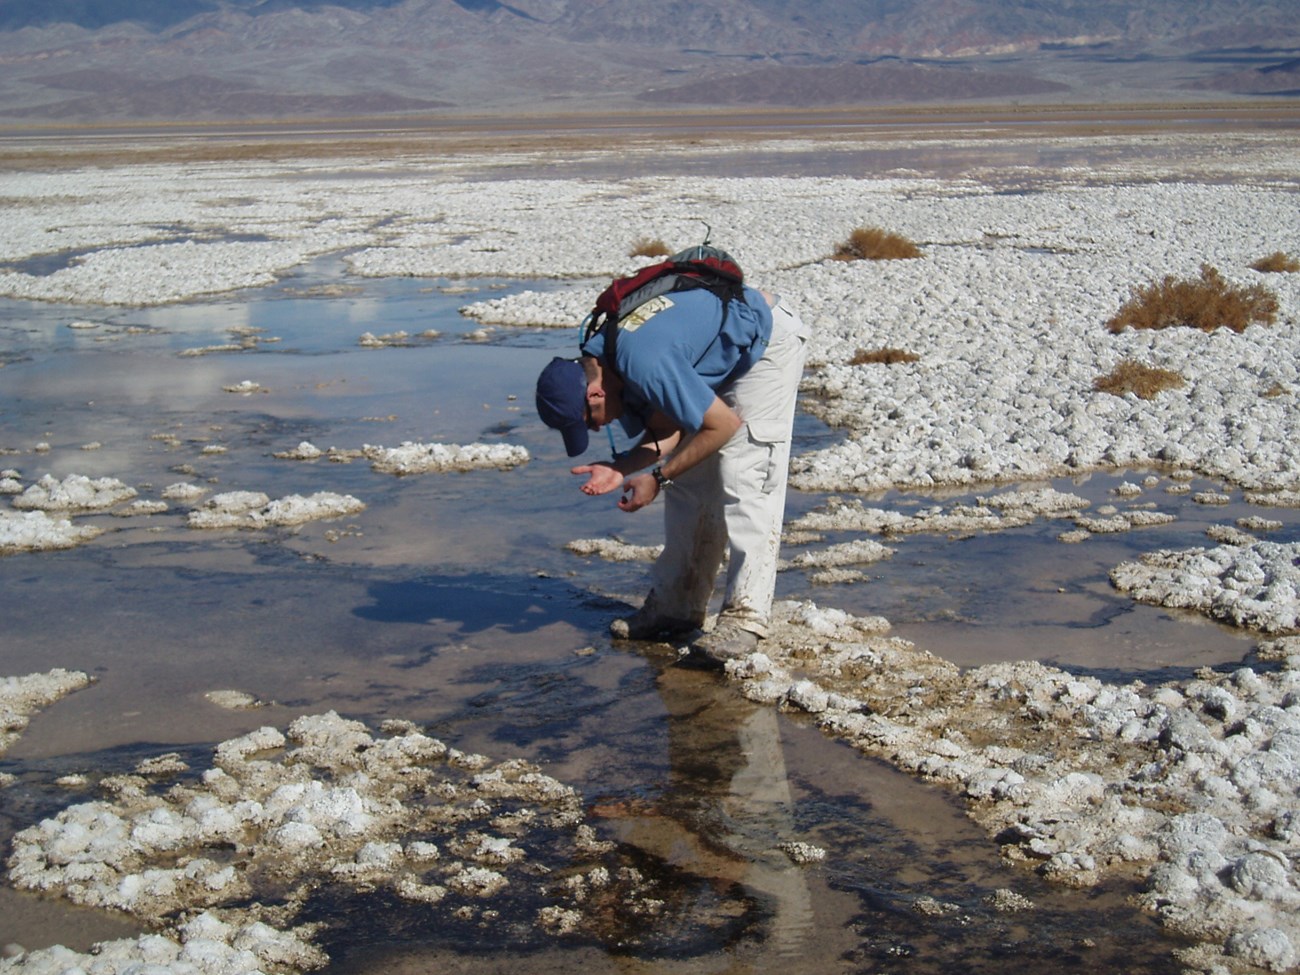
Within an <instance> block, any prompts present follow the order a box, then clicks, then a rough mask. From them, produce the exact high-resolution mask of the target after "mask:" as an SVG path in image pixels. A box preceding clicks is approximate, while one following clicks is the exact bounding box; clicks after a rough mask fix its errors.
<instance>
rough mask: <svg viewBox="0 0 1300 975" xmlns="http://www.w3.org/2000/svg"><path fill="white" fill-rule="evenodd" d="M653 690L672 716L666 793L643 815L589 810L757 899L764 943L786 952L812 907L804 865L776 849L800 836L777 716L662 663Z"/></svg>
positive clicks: (626, 835)
mask: <svg viewBox="0 0 1300 975" xmlns="http://www.w3.org/2000/svg"><path fill="white" fill-rule="evenodd" d="M658 691H659V694H660V697H661V699H662V700H663V703H664V706H665V708H667V710H668V716H669V717H668V736H669V737H668V748H669V760H670V762H671V768H670V769H669V781H668V789H667V790H666V793H665V795H664V797H663V799H662V800H661V802H660V803H659V804H658V805H657V806H656V807H654V808H653V809H650V810H646V811H644V814H642V815H639V814H638V811H637V810H632V811H630V812H629V811H627V810H623V809H618V808H609V807H605V808H604V809H603V810H602V808H601V807H597V809H596V810H594V811H595V812H597V813H600V812H602V811H603V812H605V813H606V814H607V815H610V816H611V821H612V822H615V821H616V825H617V829H618V833H619V836H618V838H619V839H620V840H622V841H624V842H626V843H629V844H631V845H633V846H636V847H638V848H640V849H643V850H645V851H646V852H648V853H651V854H653V855H655V856H657V857H659V858H660V859H662V860H664V861H666V862H669V863H672V864H673V865H674V866H677V867H680V868H682V869H684V870H687V871H690V872H691V873H694V874H697V875H699V876H702V877H716V878H718V879H721V880H724V881H727V882H729V883H739V884H741V885H742V886H744V887H745V888H746V889H747V890H748V891H749V892H751V893H752V894H754V895H756V896H758V897H759V898H761V899H762V900H763V901H764V902H765V907H766V908H767V909H768V910H770V911H771V921H770V929H769V940H768V945H769V948H770V949H771V950H774V951H776V952H777V953H778V954H780V955H787V956H791V957H793V956H794V955H795V954H797V953H800V952H801V950H802V947H803V946H804V944H805V942H806V941H807V939H808V937H809V936H810V935H812V934H813V930H812V927H813V912H812V904H811V897H810V895H809V891H808V886H807V882H806V879H805V876H804V872H803V868H801V867H799V866H796V865H795V864H794V863H793V862H792V861H791V860H790V858H789V857H788V856H787V855H786V854H785V853H783V852H782V851H781V850H780V849H778V847H779V845H780V844H782V843H785V842H788V841H790V840H795V839H798V838H799V837H798V834H797V833H796V830H795V824H794V801H793V797H792V796H791V792H790V783H789V781H788V779H787V777H786V769H785V758H784V755H783V752H782V746H781V737H780V727H779V721H780V718H779V716H778V715H777V713H776V712H775V711H774V710H773V709H772V708H769V707H762V706H759V705H754V704H752V703H750V702H749V701H746V700H745V699H744V698H741V697H739V696H738V695H735V694H732V693H730V692H729V691H728V690H726V689H725V688H723V689H720V688H719V687H718V686H717V685H716V684H715V683H714V682H713V681H712V680H709V679H707V678H706V677H705V675H703V674H701V673H699V672H698V671H692V670H689V669H682V668H678V667H667V668H665V669H664V670H663V671H662V672H661V673H660V674H659V678H658Z"/></svg>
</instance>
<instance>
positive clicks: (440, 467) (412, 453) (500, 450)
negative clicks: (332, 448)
mask: <svg viewBox="0 0 1300 975" xmlns="http://www.w3.org/2000/svg"><path fill="white" fill-rule="evenodd" d="M362 452H363V453H364V455H365V457H366V459H367V460H369V461H370V466H371V467H372V468H373V469H374V470H376V471H378V472H379V473H381V474H399V475H401V474H430V473H439V472H443V471H472V470H479V469H483V468H499V469H505V470H508V469H510V468H512V467H518V466H519V465H520V464H526V463H527V462H528V450H527V448H525V447H517V446H512V445H510V444H483V443H473V444H464V445H456V444H442V443H412V442H411V441H409V440H408V441H406V442H404V443H403V444H402V445H401V446H400V447H379V446H373V445H371V444H366V445H365V446H364V447H363V448H362Z"/></svg>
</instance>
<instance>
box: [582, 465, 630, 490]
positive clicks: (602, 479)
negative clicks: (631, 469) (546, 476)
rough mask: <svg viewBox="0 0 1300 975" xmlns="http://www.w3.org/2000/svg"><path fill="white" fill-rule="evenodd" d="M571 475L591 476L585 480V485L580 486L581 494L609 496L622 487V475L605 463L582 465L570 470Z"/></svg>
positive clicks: (612, 466)
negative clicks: (611, 492)
mask: <svg viewBox="0 0 1300 975" xmlns="http://www.w3.org/2000/svg"><path fill="white" fill-rule="evenodd" d="M571 473H573V474H578V475H582V474H589V475H591V476H590V477H588V478H587V483H586V484H584V485H582V493H583V494H591V495H596V494H609V492H610V491H617V490H618V489H619V488H621V487H622V486H623V475H622V474H621V473H620V472H619V471H618V470H616V469H615V467H614V465H613V464H610V463H608V462H607V461H598V462H597V463H595V464H582V465H581V466H579V467H574V468H572V470H571Z"/></svg>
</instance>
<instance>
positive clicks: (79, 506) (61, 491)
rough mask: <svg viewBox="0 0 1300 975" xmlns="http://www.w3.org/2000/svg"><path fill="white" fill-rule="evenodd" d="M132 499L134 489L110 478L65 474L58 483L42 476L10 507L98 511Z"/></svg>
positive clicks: (57, 480)
mask: <svg viewBox="0 0 1300 975" xmlns="http://www.w3.org/2000/svg"><path fill="white" fill-rule="evenodd" d="M135 496H136V490H135V488H133V487H128V486H127V485H125V484H123V483H122V482H121V481H119V480H117V479H116V478H112V477H99V478H90V477H86V476H85V475H84V474H69V475H68V476H67V477H65V478H64V479H63V480H62V481H60V480H59V479H58V478H56V477H54V476H53V475H52V474H46V475H45V476H44V477H42V478H41V479H40V480H39V481H37V482H36V483H35V484H33V485H31V486H30V487H28V488H27V490H25V491H23V493H22V494H20V495H18V496H17V497H16V498H14V499H13V502H12V504H13V506H14V507H15V508H18V509H19V510H22V511H102V510H104V509H105V508H111V507H113V505H115V504H120V503H121V502H123V501H129V500H130V499H131V498H134V497H135Z"/></svg>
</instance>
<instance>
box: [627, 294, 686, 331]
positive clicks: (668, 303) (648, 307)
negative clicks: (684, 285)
mask: <svg viewBox="0 0 1300 975" xmlns="http://www.w3.org/2000/svg"><path fill="white" fill-rule="evenodd" d="M672 306H673V302H672V299H670V298H669V297H668V296H667V295H660V296H659V297H658V298H651V299H650V300H649V301H647V302H646V303H645V304H643V305H637V307H636V308H633V309H632V310H631V311H630V312H628V314H627V317H626V318H624V319H623V320H622V321H620V322H619V323H618V328H619V331H621V332H635V331H636V330H637V329H638V328H640V327H641V326H642V325H644V324H645V323H646V322H647V321H649V320H650V319H651V318H652V317H654V316H655V315H658V314H659V313H660V312H661V311H663V310H665V309H667V308H671V307H672Z"/></svg>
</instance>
